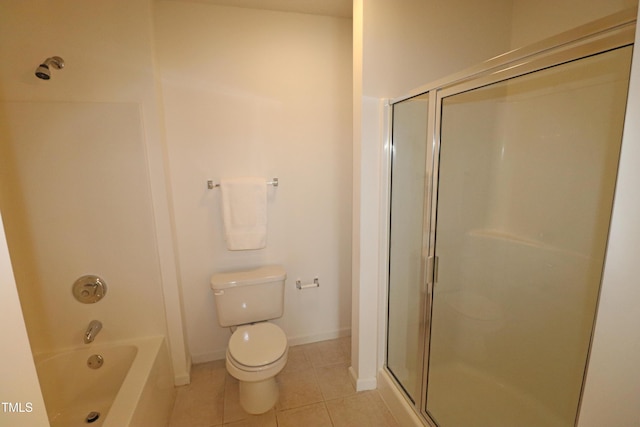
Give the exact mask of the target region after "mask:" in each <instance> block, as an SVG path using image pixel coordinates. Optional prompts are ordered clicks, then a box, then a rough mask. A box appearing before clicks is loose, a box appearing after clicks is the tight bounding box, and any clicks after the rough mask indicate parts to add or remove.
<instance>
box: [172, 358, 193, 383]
mask: <svg viewBox="0 0 640 427" xmlns="http://www.w3.org/2000/svg"><path fill="white" fill-rule="evenodd" d="M191 364H192V360H191V356H189V355H187V366H185V370H184V371H182V372H174V377H173V382H174V383H175V385H176V386H179V385H187V384H190V383H191Z"/></svg>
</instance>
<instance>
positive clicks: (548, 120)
mask: <svg viewBox="0 0 640 427" xmlns="http://www.w3.org/2000/svg"><path fill="white" fill-rule="evenodd" d="M634 30H635V11H630V12H629V13H621V14H617V15H614V16H611V17H608V18H605V19H603V20H600V21H596V22H594V23H591V24H589V25H586V26H583V27H580V28H578V29H576V30H573V31H570V32H567V33H563V34H561V35H559V36H556V37H554V38H552V39H549V40H546V41H543V42H540V43H538V44H536V45H533V46H531V47H528V48H524V49H519V50H517V51H513V52H510V53H508V54H506V55H503V56H500V57H497V58H494V59H492V60H490V61H487V62H486V63H485V64H483V65H482V66H479V67H477V68H475V69H471V70H468V71H467V72H464V73H460V74H458V75H455V76H453V77H451V78H449V79H445V80H442V81H440V82H436V83H435V84H433V85H430V86H425V87H424V88H422V89H420V90H417V91H415V93H412V94H410V95H409V96H405V97H402V98H398V99H395V100H392V101H391V103H390V107H389V109H390V135H389V137H390V141H391V147H392V150H391V154H390V165H389V166H390V173H389V177H390V184H389V189H390V193H389V208H390V213H389V235H388V241H389V250H388V267H389V269H388V273H389V275H388V296H387V309H388V317H387V351H386V364H385V369H386V371H387V372H388V373H389V374H390V375H391V376H392V377H393V378H394V381H395V383H396V385H397V386H398V387H399V388H401V389H402V390H403V392H404V395H405V396H406V399H407V401H408V402H409V403H410V405H411V406H412V407H413V408H414V409H415V411H416V413H418V414H420V416H421V417H422V418H423V420H424V422H425V423H426V424H428V425H434V426H440V427H461V426H462V427H476V426H477V427H501V426H504V427H513V426H518V427H528V426H531V427H534V426H545V427H556V426H557V427H568V426H574V425H575V424H576V423H577V414H578V412H579V405H580V397H581V393H582V386H583V379H584V374H585V370H586V368H587V364H588V355H589V348H590V342H591V336H592V330H593V326H594V322H595V313H596V309H597V302H598V295H599V288H600V279H601V274H602V270H603V264H604V258H605V252H606V243H607V237H608V227H609V221H610V215H611V209H612V203H613V195H614V189H615V182H616V174H617V167H618V158H619V152H620V143H621V138H622V128H623V120H624V113H625V105H626V97H627V90H628V81H629V70H630V65H631V52H632V49H633V46H632V43H633V35H634Z"/></svg>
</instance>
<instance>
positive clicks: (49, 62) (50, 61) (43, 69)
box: [36, 56, 64, 80]
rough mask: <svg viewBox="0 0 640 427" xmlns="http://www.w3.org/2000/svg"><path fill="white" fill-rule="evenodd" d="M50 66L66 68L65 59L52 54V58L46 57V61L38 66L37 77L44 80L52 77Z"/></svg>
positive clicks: (57, 68) (58, 68)
mask: <svg viewBox="0 0 640 427" xmlns="http://www.w3.org/2000/svg"><path fill="white" fill-rule="evenodd" d="M49 66H52V67H53V68H55V69H56V70H60V69H62V68H64V60H63V59H62V58H60V57H59V56H52V57H51V58H47V59H45V61H44V62H43V63H42V64H40V65H38V68H36V77H37V78H39V79H42V80H49V79H50V78H51V70H50V69H49Z"/></svg>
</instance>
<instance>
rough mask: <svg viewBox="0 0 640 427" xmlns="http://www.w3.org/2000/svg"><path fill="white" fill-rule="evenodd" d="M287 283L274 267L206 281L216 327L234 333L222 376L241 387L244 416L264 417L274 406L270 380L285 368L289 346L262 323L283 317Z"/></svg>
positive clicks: (270, 325)
mask: <svg viewBox="0 0 640 427" xmlns="http://www.w3.org/2000/svg"><path fill="white" fill-rule="evenodd" d="M286 277H287V274H286V271H285V270H284V268H283V267H282V266H279V265H273V266H268V267H260V268H256V269H253V270H249V271H237V272H231V273H221V274H215V275H213V276H212V277H211V288H212V289H213V295H214V296H215V301H216V309H217V314H218V323H220V326H223V327H231V331H232V332H233V334H232V335H231V338H230V339H229V345H228V347H227V359H226V366H227V371H228V372H229V374H231V375H232V376H233V377H235V378H237V379H238V380H239V381H240V405H241V406H242V408H243V409H244V410H245V411H246V412H248V413H249V414H262V413H264V412H267V411H268V410H270V409H271V408H273V406H274V405H275V404H276V401H277V400H278V385H277V383H276V380H275V376H276V375H277V374H278V373H279V372H280V371H281V370H282V368H284V365H285V364H286V363H287V354H288V350H289V345H288V344H287V336H286V335H285V333H284V331H283V330H282V329H280V328H279V327H278V326H277V325H275V324H273V323H269V322H267V320H271V319H276V318H278V317H281V316H282V313H283V311H284V281H285V278H286Z"/></svg>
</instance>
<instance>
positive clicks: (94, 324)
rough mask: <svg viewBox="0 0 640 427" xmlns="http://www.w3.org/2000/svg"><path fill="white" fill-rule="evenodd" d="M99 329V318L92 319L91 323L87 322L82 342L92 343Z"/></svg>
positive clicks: (100, 323)
mask: <svg viewBox="0 0 640 427" xmlns="http://www.w3.org/2000/svg"><path fill="white" fill-rule="evenodd" d="M100 329H102V322H101V321H99V320H92V321H91V323H89V327H88V328H87V331H86V332H85V333H84V343H85V344H89V343H92V342H93V340H94V339H96V335H98V332H100Z"/></svg>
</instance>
